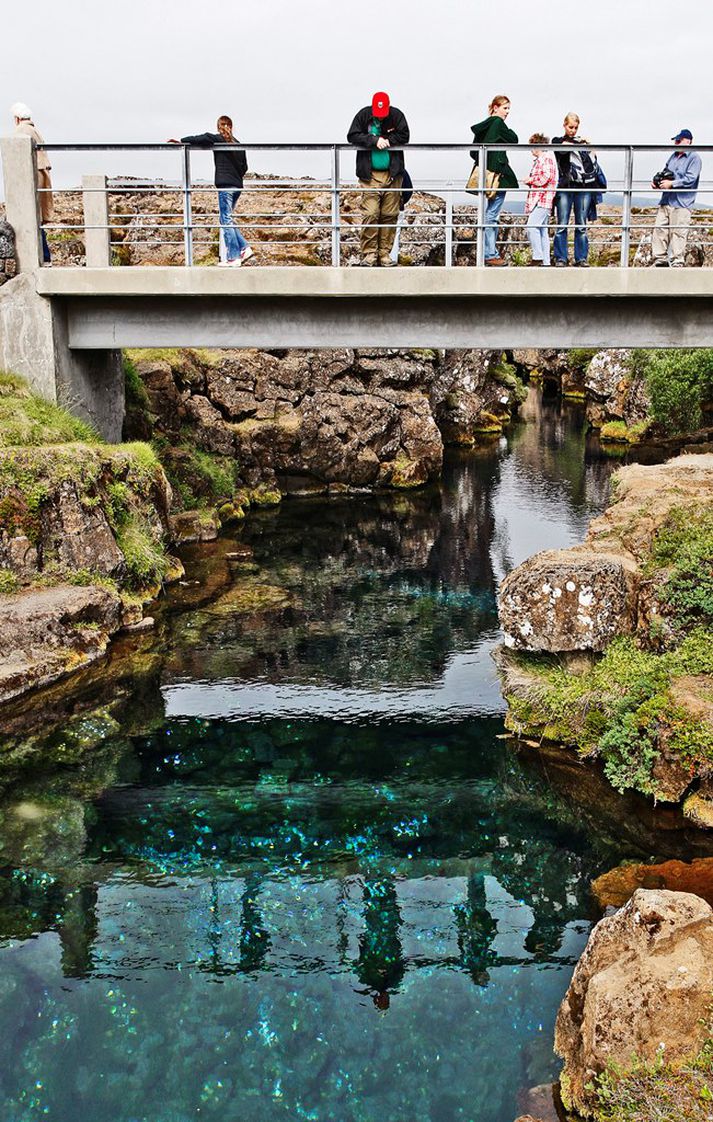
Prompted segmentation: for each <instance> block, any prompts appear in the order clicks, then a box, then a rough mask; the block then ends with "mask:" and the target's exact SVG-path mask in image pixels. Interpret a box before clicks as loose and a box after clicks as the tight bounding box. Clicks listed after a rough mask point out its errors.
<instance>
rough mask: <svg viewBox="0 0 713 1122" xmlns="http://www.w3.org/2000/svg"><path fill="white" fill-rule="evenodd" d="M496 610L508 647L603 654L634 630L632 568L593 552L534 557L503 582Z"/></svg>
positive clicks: (556, 552) (555, 552)
mask: <svg viewBox="0 0 713 1122" xmlns="http://www.w3.org/2000/svg"><path fill="white" fill-rule="evenodd" d="M498 611H499V615H500V624H501V627H502V628H503V631H504V632H505V636H504V641H505V644H506V646H509V647H520V648H523V649H526V650H529V651H549V652H551V653H556V652H558V651H585V650H586V651H603V650H604V649H605V648H606V647H607V646H608V644H609V643H610V642H611V640H612V639H613V638H615V636H617V635H621V634H630V633H631V632H633V631H634V630H635V627H636V575H635V566H634V565H633V563H632V562H631V561H629V560H627V559H626V558H625V557H623V556H622V555H616V554H614V555H609V554H605V553H598V552H595V551H593V550H583V549H579V550H576V549H570V550H551V551H548V552H545V553H538V554H536V555H535V556H534V557H530V558H529V559H528V560H527V561H525V562H524V564H522V565H519V566H518V568H517V569H514V570H513V571H512V573H510V574H509V576H507V577H506V578H505V580H504V581H503V583H502V584H501V586H500V593H499V598H498Z"/></svg>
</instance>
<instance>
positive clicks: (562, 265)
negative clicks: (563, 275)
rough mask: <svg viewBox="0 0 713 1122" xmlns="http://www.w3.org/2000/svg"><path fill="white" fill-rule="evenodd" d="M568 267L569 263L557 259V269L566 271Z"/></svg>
mask: <svg viewBox="0 0 713 1122" xmlns="http://www.w3.org/2000/svg"><path fill="white" fill-rule="evenodd" d="M568 265H569V261H560V259H559V257H555V268H557V269H566V268H567V266H568Z"/></svg>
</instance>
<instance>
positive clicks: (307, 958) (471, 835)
mask: <svg viewBox="0 0 713 1122" xmlns="http://www.w3.org/2000/svg"><path fill="white" fill-rule="evenodd" d="M529 408H530V411H531V414H532V415H531V419H530V422H529V423H528V424H527V425H519V426H517V427H516V428H515V429H514V430H513V432H512V433H511V435H510V436H509V438H508V440H507V441H502V442H499V443H496V444H495V445H493V446H491V447H489V448H488V449H487V450H480V451H479V452H477V453H473V454H468V455H463V456H456V457H453V458H452V459H451V460H450V461H449V463H448V465H447V470H446V473H445V476H444V481H443V485H442V486H440V487H437V488H432V489H430V490H428V491H425V492H422V493H417V494H413V495H407V496H397V497H387V498H383V497H382V498H378V499H373V498H366V497H363V498H362V497H356V498H353V499H350V500H343V501H339V502H336V501H335V502H326V501H325V500H300V501H294V502H289V503H285V504H283V507H282V508H281V509H279V510H275V511H269V512H264V513H262V514H258V515H255V516H254V517H251V518H250V520H249V521H248V523H247V525H245V527H244V528H243V530H242V532H241V534H240V541H241V542H242V543H246V544H248V545H249V546H250V547H251V548H252V550H253V558H252V560H248V561H247V562H246V563H243V564H242V565H239V566H238V567H237V568H236V567H234V566H233V567H230V566H229V565H228V564H227V562H226V553H227V552H229V551H230V550H231V549H234V547H235V543H234V542H230V541H226V542H220V543H217V544H216V545H215V546H213V547H210V548H207V549H203V551H202V552H199V551H198V550H194V551H192V552H191V551H188V554H187V558H186V560H187V576H188V581H187V583H186V584H185V585H184V586H183V587H182V588H181V589H179V590H176V591H175V592H174V593H173V594H172V597H171V598H170V600H169V602H168V603H167V604H166V605H165V607H164V609H163V610H162V612H161V614H160V617H159V619H158V626H157V629H156V632H155V634H154V635H153V636H152V637H150V638H148V639H141V640H133V641H132V642H130V643H129V642H126V643H124V644H123V645H122V644H119V645H118V646H117V648H116V650H115V652H114V653H113V655H112V658H111V659H110V661H109V663H108V664H107V665H106V666H105V667H103V668H102V669H101V671H97V670H95V671H93V672H91V673H90V674H88V675H85V676H84V678H83V679H81V680H77V681H76V682H75V683H73V684H72V685H71V687H67V686H65V687H63V689H62V690H59V691H55V692H54V693H52V694H49V695H48V696H47V698H46V699H44V700H43V702H42V704H41V707H40V709H39V711H38V710H37V709H36V708H35V710H33V711H32V713H30V715H29V716H27V721H28V722H29V721H30V718H32V722H34V728H33V731H32V734H31V735H30V733H29V732H28V731H27V729H25V728H23V720H24V719H25V718H24V717H23V716H22V713H20V714H19V716H18V717H17V719H15V720H14V722H10V724H9V726H8V730H7V731H6V733H5V736H4V738H2V739H0V746H1V747H2V748H3V750H4V759H5V761H6V767H5V771H4V773H3V781H2V791H3V793H2V802H0V814H1V819H0V1097H1V1099H2V1104H3V1106H2V1110H0V1117H1V1118H2V1119H3V1122H24V1120H25V1119H35V1118H49V1119H52V1120H54V1122H76V1120H77V1119H83V1120H85V1122H188V1120H194V1119H200V1120H207V1122H244V1120H246V1119H254V1120H255V1122H273V1120H274V1122H277V1120H282V1119H285V1120H290V1122H292V1120H295V1119H313V1120H316V1122H328V1120H335V1122H416V1120H419V1122H458V1120H470V1122H512V1120H513V1119H514V1118H515V1116H516V1115H517V1114H518V1113H519V1112H520V1108H521V1107H522V1105H523V1102H524V1100H523V1099H522V1097H521V1096H522V1094H523V1093H524V1092H525V1091H526V1090H527V1089H528V1088H530V1087H532V1086H534V1085H537V1084H540V1083H543V1082H546V1081H549V1080H552V1079H553V1078H555V1077H556V1074H557V1064H556V1061H555V1059H554V1057H553V1055H552V1047H551V1043H552V1031H553V1024H554V1017H555V1014H556V1010H557V1006H558V1004H559V1002H560V1001H561V999H562V996H563V995H564V992H565V990H566V987H567V984H568V981H569V978H570V976H571V972H572V968H573V965H574V962H575V961H576V958H577V956H578V955H579V953H580V952H581V950H582V948H583V946H584V943H585V941H586V938H587V934H588V932H589V930H590V927H591V924H592V922H593V920H594V919H595V917H596V913H595V912H594V909H593V905H592V901H591V898H590V889H589V885H590V881H591V879H592V877H593V876H595V875H596V874H597V873H599V872H600V871H602V870H603V869H605V868H608V867H610V866H611V865H613V864H615V863H617V862H618V861H619V860H620V859H621V858H622V857H626V856H641V855H642V854H647V853H653V852H654V847H655V845H656V844H657V843H656V841H655V840H653V841H652V837H653V835H652V832H651V829H650V823H649V822H647V821H646V816H645V814H644V813H643V811H641V813H640V815H639V817H637V814H639V811H636V813H634V814H633V816H631V817H628V818H627V827H626V829H625V828H624V824H623V822H620V821H619V819H620V818H621V817H622V814H623V811H622V808H623V805H624V804H623V802H621V801H619V802H616V800H615V801H614V803H611V800H609V801H607V798H605V797H604V795H603V794H602V791H603V788H600V787H597V785H596V780H594V779H588V780H587V781H585V779H584V778H583V772H582V769H580V768H579V767H578V765H576V764H574V765H572V764H571V763H570V762H564V763H563V762H562V761H561V760H559V761H558V760H556V759H554V758H553V759H551V760H549V761H545V762H544V763H543V761H542V759H541V758H540V757H538V756H536V755H535V754H534V753H530V752H527V751H525V752H518V751H516V750H515V749H514V748H513V746H512V745H511V744H510V743H509V742H508V741H505V740H502V739H498V736H499V734H501V733H502V729H503V725H502V713H503V702H502V699H501V696H500V693H499V690H498V685H497V681H496V678H495V674H494V670H493V666H492V661H491V658H490V651H491V650H492V647H493V645H494V643H495V642H496V641H497V618H496V612H495V599H494V588H495V582H496V581H497V580H498V579H499V578H500V577H501V576H502V575H503V573H504V572H505V571H507V569H509V568H510V567H511V566H512V565H513V564H516V563H517V562H519V561H520V560H521V559H522V558H523V557H525V556H526V555H528V554H529V553H532V552H534V551H535V550H537V549H539V548H545V547H553V546H559V545H563V546H564V545H568V544H570V543H572V542H574V541H576V540H578V539H579V538H581V536H582V534H583V532H584V527H585V526H586V522H587V520H588V519H589V517H591V515H592V514H593V513H595V512H596V510H598V509H600V508H601V506H602V505H603V504H604V502H605V499H606V492H607V480H608V474H609V467H608V465H607V464H606V463H604V462H603V461H601V460H600V459H598V458H597V457H596V456H591V455H587V454H586V452H587V450H586V447H585V438H584V433H583V427H582V418H581V415H580V414H579V413H578V412H577V410H576V409H574V410H573V409H570V410H565V411H562V410H561V409H560V408H559V407H558V406H556V405H554V404H552V405H549V406H543V405H542V403H541V402H540V401H539V399H533V400H532V401H531V402H530V405H529ZM193 582H198V583H193ZM33 714H34V715H33ZM32 722H31V723H32ZM592 783H594V787H593V788H592V786H591V784H592ZM600 799H601V801H600ZM639 810H640V808H639ZM667 844H668V846H669V848H671V847H672V846H673V847H674V848H675V845H676V844H678V843H677V842H675V840H674V841H671V840H669V841H668V843H667ZM681 844H683V843H681Z"/></svg>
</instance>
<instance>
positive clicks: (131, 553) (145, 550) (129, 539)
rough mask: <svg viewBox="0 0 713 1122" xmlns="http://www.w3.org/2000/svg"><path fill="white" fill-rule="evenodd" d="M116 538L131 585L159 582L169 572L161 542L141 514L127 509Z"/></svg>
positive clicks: (138, 586) (135, 587)
mask: <svg viewBox="0 0 713 1122" xmlns="http://www.w3.org/2000/svg"><path fill="white" fill-rule="evenodd" d="M116 542H117V545H118V546H119V549H120V550H121V552H122V553H123V555H124V559H125V561H126V570H127V583H128V585H129V587H130V588H133V589H140V588H145V587H146V586H147V585H155V584H160V582H161V581H162V580H163V578H164V577H165V575H166V573H167V572H168V568H169V559H168V557H167V555H166V550H165V549H164V546H163V542H162V541H160V540H159V539H158V538H157V535H156V533H155V531H154V530H153V529H152V527H151V526H150V524H149V523H148V522H147V521H146V520H145V519H144V518H142V517H141V516H140V515H138V514H136V513H135V512H132V513H130V514H129V515H128V516H127V517H126V518H125V519H124V521H123V523H122V524H121V525H120V527H119V528H118V530H117V534H116Z"/></svg>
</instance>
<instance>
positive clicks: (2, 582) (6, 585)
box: [0, 566, 20, 595]
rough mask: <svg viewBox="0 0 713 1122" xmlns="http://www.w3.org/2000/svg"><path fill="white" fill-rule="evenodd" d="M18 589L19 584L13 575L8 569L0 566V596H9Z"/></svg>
mask: <svg viewBox="0 0 713 1122" xmlns="http://www.w3.org/2000/svg"><path fill="white" fill-rule="evenodd" d="M19 587H20V582H19V580H18V579H17V577H16V576H15V574H14V573H13V572H11V570H10V569H5V568H4V567H3V566H0V594H2V593H4V594H5V595H9V594H11V593H13V592H17V590H18V588H19Z"/></svg>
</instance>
